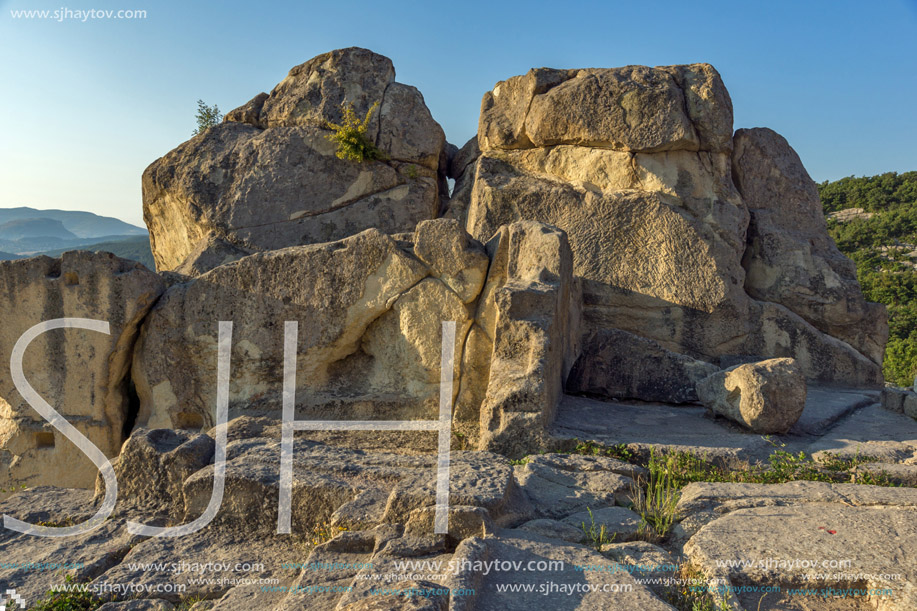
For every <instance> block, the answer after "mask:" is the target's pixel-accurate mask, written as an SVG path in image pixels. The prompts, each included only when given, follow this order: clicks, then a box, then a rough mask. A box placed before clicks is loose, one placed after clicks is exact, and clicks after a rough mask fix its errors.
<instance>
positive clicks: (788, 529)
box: [685, 503, 917, 611]
mask: <svg viewBox="0 0 917 611" xmlns="http://www.w3.org/2000/svg"><path fill="white" fill-rule="evenodd" d="M685 554H686V555H687V556H688V559H689V560H690V561H691V562H692V563H694V564H695V565H697V566H698V567H700V568H701V569H702V570H704V571H705V572H706V573H707V574H708V577H709V576H715V578H717V579H724V580H726V583H725V585H727V586H731V587H739V586H779V587H780V588H781V593H782V594H784V595H787V594H791V592H789V591H790V590H791V589H798V590H802V591H801V592H800V591H797V592H796V593H795V597H798V598H804V597H809V598H812V599H815V598H816V597H815V596H814V595H812V594H808V593H807V592H806V591H807V590H824V589H825V588H833V589H834V590H847V596H846V598H848V599H849V598H859V601H858V602H860V601H862V602H865V601H866V600H867V599H868V600H869V602H870V603H872V605H873V607H874V608H875V607H876V606H878V607H879V608H881V609H894V610H898V609H900V610H902V611H904V610H905V609H907V610H912V609H915V608H917V591H915V589H914V583H915V578H917V569H915V567H917V509H915V508H913V507H883V506H872V507H862V506H861V507H852V506H845V505H841V504H837V503H809V504H805V505H795V506H770V507H751V508H746V509H738V510H735V511H730V512H729V513H726V514H725V515H724V516H723V517H721V518H719V519H717V520H714V521H712V522H710V523H709V524H707V525H706V526H704V527H703V528H701V529H700V530H699V531H698V532H697V534H695V535H694V536H693V537H692V538H691V539H690V540H689V541H688V543H687V544H686V545H685ZM875 588H880V589H883V590H890V592H888V593H882V594H881V595H875V594H873V595H867V594H866V590H867V589H875ZM854 590H857V591H854ZM743 595H744V598H743ZM760 596H761V594H760V593H757V594H756V593H754V592H745V593H744V594H739V600H740V602H742V603H743V605H744V606H745V608H752V609H753V608H755V606H756V604H757V603H758V599H759V598H760ZM775 598H776V597H774V598H772V600H774V599H775ZM766 600H767V597H765V601H766ZM829 600H830V599H829ZM762 608H774V607H772V606H770V602H769V603H768V606H762ZM780 608H786V607H780ZM831 608H834V607H831Z"/></svg>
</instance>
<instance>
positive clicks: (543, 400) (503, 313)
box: [476, 221, 579, 456]
mask: <svg viewBox="0 0 917 611" xmlns="http://www.w3.org/2000/svg"><path fill="white" fill-rule="evenodd" d="M487 250H488V254H490V257H491V265H490V271H489V272H488V275H487V282H486V283H485V285H484V291H483V293H482V296H481V298H480V304H479V306H478V314H477V319H476V320H477V324H478V326H480V328H481V329H482V331H483V333H484V334H485V335H486V337H487V338H488V339H489V340H490V343H491V344H492V346H493V349H492V356H491V357H490V368H489V374H488V381H487V386H486V388H487V391H486V394H485V396H484V398H483V402H482V403H481V406H480V423H481V442H480V447H481V449H489V450H492V451H497V452H500V453H502V454H506V455H513V456H523V455H525V454H526V453H527V451H532V450H534V449H535V448H536V447H540V446H543V445H544V443H545V439H544V432H545V428H546V427H547V426H549V425H550V424H551V422H552V421H553V419H554V411H555V409H556V406H557V403H558V401H559V399H560V396H561V394H562V390H563V382H564V379H565V378H566V375H567V373H568V372H569V370H570V367H571V366H572V361H573V358H574V353H575V342H576V339H577V338H578V326H579V320H578V319H579V312H578V309H577V307H576V305H575V303H576V301H577V299H576V287H575V286H574V283H573V278H572V259H571V255H570V248H569V246H568V244H567V238H566V236H565V235H564V233H563V232H562V231H559V230H558V229H556V228H554V227H550V226H548V225H543V224H541V223H535V222H530V221H523V222H517V223H513V224H511V225H508V226H506V227H502V228H501V229H500V231H499V232H498V233H497V235H495V236H494V237H493V238H492V239H491V240H490V241H489V242H488V243H487ZM482 344H483V345H484V346H485V347H486V346H487V345H488V342H483V341H482ZM476 358H478V359H480V358H487V356H486V355H479V356H477V357H476Z"/></svg>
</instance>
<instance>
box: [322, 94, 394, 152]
mask: <svg viewBox="0 0 917 611" xmlns="http://www.w3.org/2000/svg"><path fill="white" fill-rule="evenodd" d="M378 107H379V102H376V103H375V104H373V105H372V106H370V107H369V110H367V111H366V116H365V117H363V120H362V121H361V120H360V119H358V118H357V115H356V113H355V112H354V110H353V103H351V102H344V103H342V104H341V113H342V115H343V118H342V120H341V123H340V124H338V123H331V122H330V121H329V122H327V123H326V124H325V127H327V128H328V129H330V130H332V133H330V134H328V135H327V136H325V137H326V138H327V139H328V140H331V141H332V142H335V143H336V144H337V145H338V149H337V152H336V153H335V155H337V157H338V158H339V159H347V160H349V161H356V162H357V163H362V162H364V161H369V160H372V159H386V155H385V153H383V152H382V150H381V149H379V148H378V147H377V146H376V145H375V144H374V143H373V141H372V140H370V138H369V136H367V135H366V131H367V129H369V120H370V119H371V118H372V116H373V113H374V112H375V111H376V108H378Z"/></svg>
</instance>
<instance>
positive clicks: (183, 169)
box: [143, 48, 446, 270]
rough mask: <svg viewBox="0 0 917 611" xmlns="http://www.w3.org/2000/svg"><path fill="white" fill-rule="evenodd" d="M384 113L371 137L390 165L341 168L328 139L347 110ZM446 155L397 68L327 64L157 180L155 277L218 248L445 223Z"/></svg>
mask: <svg viewBox="0 0 917 611" xmlns="http://www.w3.org/2000/svg"><path fill="white" fill-rule="evenodd" d="M376 103H378V104H379V106H378V107H377V108H376V110H375V111H374V113H373V115H372V117H371V120H370V122H369V128H368V130H367V134H368V136H369V137H370V138H371V140H372V141H373V142H374V143H375V144H376V145H377V146H378V147H379V148H380V149H381V150H382V151H383V152H384V153H385V155H386V158H385V159H384V160H377V161H364V162H362V163H357V162H353V161H347V160H343V159H339V158H338V157H336V155H335V150H336V146H335V144H334V143H333V142H331V141H329V140H328V139H327V138H326V136H327V135H329V134H331V133H332V132H331V131H330V128H329V123H340V122H341V121H342V105H346V104H352V105H353V109H354V112H355V113H356V115H357V116H358V117H360V118H362V117H364V116H365V115H366V113H367V112H369V110H370V109H371V108H372V107H373V105H374V104H376ZM444 145H445V136H444V134H443V131H442V128H440V126H439V124H437V123H436V121H434V120H433V118H432V116H431V115H430V111H429V110H428V109H427V107H426V105H425V104H424V100H423V96H422V95H421V94H420V92H419V91H418V90H417V89H415V88H413V87H410V86H408V85H403V84H401V83H397V82H395V69H394V67H393V66H392V63H391V61H390V60H389V59H388V58H386V57H383V56H381V55H377V54H375V53H372V52H371V51H367V50H365V49H358V48H349V49H342V50H337V51H332V52H330V53H325V54H323V55H319V56H318V57H315V58H313V59H311V60H309V61H308V62H306V63H304V64H302V65H300V66H296V67H295V68H293V69H292V70H290V73H289V75H288V76H287V77H286V78H285V79H284V80H283V81H281V82H280V83H279V84H278V85H277V86H276V87H275V88H274V89H273V91H271V93H270V94H260V95H259V96H257V97H255V98H254V99H253V100H251V101H250V102H249V103H248V104H246V105H245V106H243V107H241V108H238V109H236V110H234V111H231V112H230V113H228V114H227V115H226V118H225V120H224V122H223V123H222V124H220V125H217V126H215V127H212V128H210V129H208V130H206V131H205V132H204V133H202V134H199V135H197V136H195V137H194V138H192V139H191V140H188V141H187V142H185V143H184V144H182V145H180V146H179V147H178V148H176V149H175V150H173V151H171V152H169V153H168V154H166V155H165V156H164V157H162V158H160V159H158V160H156V161H155V162H154V163H153V164H151V165H150V167H148V168H147V169H146V171H145V172H144V174H143V207H144V220H145V221H146V224H147V227H148V228H149V230H150V241H151V244H152V248H153V255H154V257H155V259H156V266H157V268H158V269H159V270H173V269H176V268H178V267H179V266H181V265H182V262H183V261H185V259H186V258H188V256H189V255H191V254H192V253H195V256H196V257H199V256H200V251H201V250H202V249H206V245H207V243H208V241H209V240H212V239H213V236H215V237H216V238H220V239H222V240H225V241H226V242H229V243H231V244H233V245H235V246H236V247H240V248H246V249H249V250H276V249H279V248H284V247H287V246H296V245H302V244H312V243H319V242H330V241H334V240H338V239H341V238H344V237H347V236H350V235H354V234H356V233H359V232H360V231H363V230H364V229H368V228H370V227H374V228H377V229H379V230H380V231H383V232H385V233H397V232H403V231H413V229H414V226H415V225H416V224H417V223H418V222H419V221H421V220H424V219H429V218H433V217H435V216H436V215H437V213H438V211H439V206H440V201H439V199H440V193H441V191H442V190H443V186H442V184H441V183H442V182H443V180H444V176H445V171H446V168H440V162H441V158H444V155H443V154H442V153H443V148H444ZM211 234H212V235H211Z"/></svg>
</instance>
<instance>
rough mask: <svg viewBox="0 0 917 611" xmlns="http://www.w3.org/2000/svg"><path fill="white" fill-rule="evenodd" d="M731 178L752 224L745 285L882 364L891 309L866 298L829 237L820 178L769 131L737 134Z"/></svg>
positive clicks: (850, 263)
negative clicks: (815, 178) (817, 180)
mask: <svg viewBox="0 0 917 611" xmlns="http://www.w3.org/2000/svg"><path fill="white" fill-rule="evenodd" d="M732 167H733V176H734V177H735V183H736V186H737V187H738V189H739V192H740V193H741V194H742V199H743V200H744V201H745V204H746V206H748V210H749V212H750V213H751V222H750V224H749V226H748V238H747V240H748V248H747V249H746V251H745V255H744V257H743V261H742V264H743V266H744V267H745V269H746V274H745V290H746V291H747V292H748V294H749V295H751V296H752V297H754V298H755V299H760V300H761V301H769V302H773V303H779V304H781V305H783V306H785V307H786V308H787V309H789V310H790V311H792V312H794V313H795V314H798V315H799V316H801V317H802V318H803V319H805V320H806V322H809V323H811V324H812V325H813V326H815V327H816V328H818V329H819V330H821V331H823V332H825V333H827V334H828V335H831V336H833V337H836V338H838V339H840V340H842V341H845V342H847V343H848V344H850V345H851V346H853V347H854V348H856V349H857V350H858V351H859V352H860V353H862V354H863V355H865V356H867V357H868V358H869V359H870V360H872V361H873V362H874V363H876V364H879V365H881V363H882V357H883V355H884V353H885V342H886V341H887V340H888V321H887V316H886V313H885V307H884V306H883V305H881V304H878V303H867V302H866V300H865V299H864V298H863V294H862V293H861V292H860V285H859V283H858V282H857V277H856V266H855V265H854V263H853V261H851V260H850V259H848V258H847V257H845V256H844V255H843V254H841V252H840V251H839V250H838V249H837V246H836V245H835V244H834V240H832V239H831V237H830V236H829V235H828V230H827V224H826V222H825V217H824V215H823V213H822V207H821V201H820V200H819V198H818V190H817V189H816V187H815V182H814V181H813V180H812V179H811V178H810V177H809V174H808V173H807V172H806V169H805V167H803V165H802V161H800V159H799V156H798V155H797V154H796V151H794V150H793V149H792V148H790V145H789V144H788V143H787V141H786V140H785V139H784V138H783V137H782V136H780V135H779V134H777V133H776V132H774V131H772V130H769V129H763V128H759V129H740V130H738V131H737V132H736V135H735V151H734V153H733V161H732Z"/></svg>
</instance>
